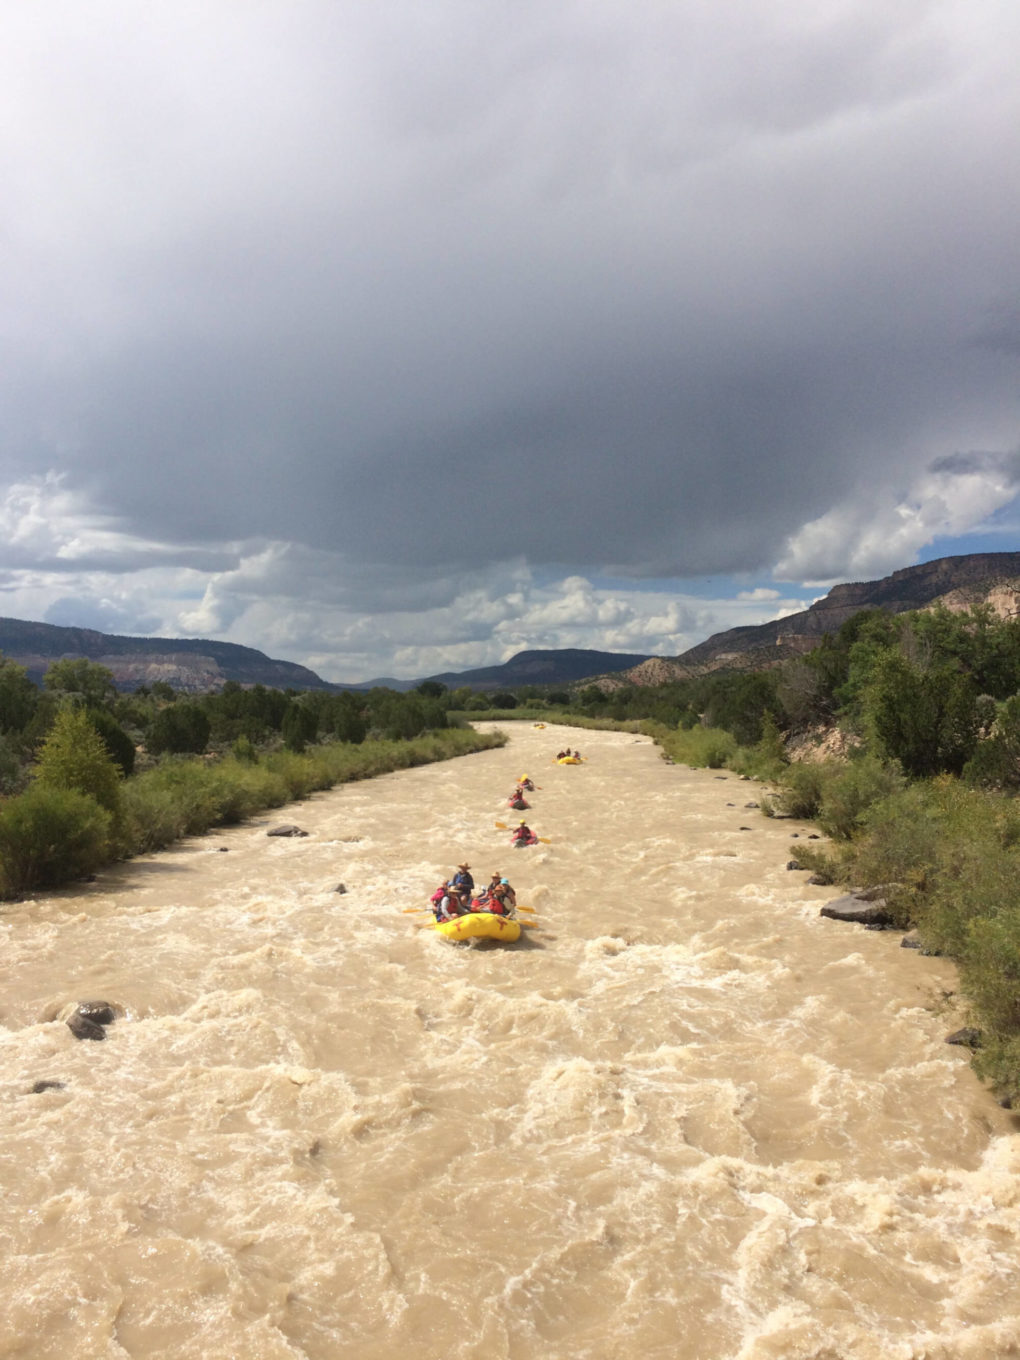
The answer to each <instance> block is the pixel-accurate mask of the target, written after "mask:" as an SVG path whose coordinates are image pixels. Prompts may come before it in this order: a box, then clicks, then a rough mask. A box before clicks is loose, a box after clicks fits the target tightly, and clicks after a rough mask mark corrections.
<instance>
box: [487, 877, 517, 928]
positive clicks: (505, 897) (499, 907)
mask: <svg viewBox="0 0 1020 1360" xmlns="http://www.w3.org/2000/svg"><path fill="white" fill-rule="evenodd" d="M489 901H490V902H491V903H492V906H491V907H490V908H489V910H490V911H494V912H495V913H496V915H497V916H509V917H511V918H515V917H516V916H517V894H516V893H515V892H514V890H513V888H511V886H510V880H509V879H508V878H501V879H500V880H499V882H498V883H497V884H496V886H495V888H493V889H492V890H491V891H490V893H489Z"/></svg>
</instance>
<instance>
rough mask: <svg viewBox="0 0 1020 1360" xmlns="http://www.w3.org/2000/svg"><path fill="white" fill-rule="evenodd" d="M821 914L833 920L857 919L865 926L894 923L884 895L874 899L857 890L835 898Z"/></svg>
mask: <svg viewBox="0 0 1020 1360" xmlns="http://www.w3.org/2000/svg"><path fill="white" fill-rule="evenodd" d="M819 915H820V916H827V917H828V918H829V920H831V921H856V922H858V923H859V924H861V925H865V926H871V925H880V926H891V925H892V924H893V918H892V916H891V914H890V913H889V911H888V909H887V908H886V904H885V898H884V897H879V898H877V899H875V900H874V901H872V900H869V899H868V898H866V897H864V896H863V895H862V894H861V893H856V892H852V893H847V894H846V895H845V896H844V897H837V898H835V899H834V900H833V901H832V902H829V903H828V904H827V905H826V906H824V907H823V908H822V909H821V911H820V912H819Z"/></svg>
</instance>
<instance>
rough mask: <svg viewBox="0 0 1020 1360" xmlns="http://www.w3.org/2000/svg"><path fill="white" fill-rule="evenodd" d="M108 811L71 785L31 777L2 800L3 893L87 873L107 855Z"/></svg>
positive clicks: (14, 893)
mask: <svg viewBox="0 0 1020 1360" xmlns="http://www.w3.org/2000/svg"><path fill="white" fill-rule="evenodd" d="M111 820H112V819H111V816H110V813H109V812H107V811H106V809H105V808H102V807H100V806H99V804H98V803H97V802H96V800H95V799H94V798H90V797H89V796H88V795H87V794H83V793H79V792H78V791H77V790H74V789H64V788H55V787H53V786H52V785H49V784H44V783H41V782H38V781H37V782H36V783H34V784H33V785H32V786H31V787H30V788H28V789H26V791H25V792H24V793H22V794H20V795H19V796H18V797H17V798H11V799H9V800H8V801H7V802H6V803H4V804H2V805H0V887H2V890H3V894H4V896H5V897H13V896H21V895H22V894H24V893H26V892H31V891H34V890H35V889H37V888H52V887H56V886H58V885H59V884H61V883H66V882H68V881H69V880H71V879H76V878H85V877H87V876H88V875H89V874H91V873H94V872H95V870H96V869H98V868H99V867H100V866H101V865H102V864H104V863H105V862H106V861H107V859H108V858H109V855H110V824H111Z"/></svg>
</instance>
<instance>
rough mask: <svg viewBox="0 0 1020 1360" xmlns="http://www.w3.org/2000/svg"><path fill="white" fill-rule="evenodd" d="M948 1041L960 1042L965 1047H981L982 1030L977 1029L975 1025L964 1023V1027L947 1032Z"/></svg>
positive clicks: (949, 1042)
mask: <svg viewBox="0 0 1020 1360" xmlns="http://www.w3.org/2000/svg"><path fill="white" fill-rule="evenodd" d="M946 1043H947V1044H960V1045H961V1046H962V1047H963V1048H980V1047H981V1031H980V1030H979V1029H975V1028H974V1027H973V1025H964V1027H963V1029H956V1030H954V1031H953V1032H952V1034H947V1035H946Z"/></svg>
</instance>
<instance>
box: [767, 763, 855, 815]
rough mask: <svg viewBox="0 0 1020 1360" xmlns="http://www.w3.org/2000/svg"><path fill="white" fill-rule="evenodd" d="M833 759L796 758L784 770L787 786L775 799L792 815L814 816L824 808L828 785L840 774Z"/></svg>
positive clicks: (780, 808) (784, 779) (784, 810)
mask: <svg viewBox="0 0 1020 1360" xmlns="http://www.w3.org/2000/svg"><path fill="white" fill-rule="evenodd" d="M839 768H840V767H838V766H835V765H833V764H832V763H831V762H828V761H826V762H822V763H818V764H814V763H809V762H807V761H803V762H795V763H794V764H792V765H790V766H788V767H787V769H786V771H785V773H784V774H783V786H782V788H781V789H780V790H779V792H778V793H777V794H776V795H775V797H774V798H773V799H772V800H771V801H772V803H773V804H774V805H775V806H776V807H777V809H778V810H779V811H781V812H785V813H787V814H788V815H789V816H791V817H804V818H809V819H810V818H814V817H817V816H818V813H819V812H820V811H821V807H822V800H823V799H824V797H825V789H826V785H827V784H828V783H829V782H830V781H831V780H832V779H833V778H834V777H836V776H837V775H838V774H839Z"/></svg>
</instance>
